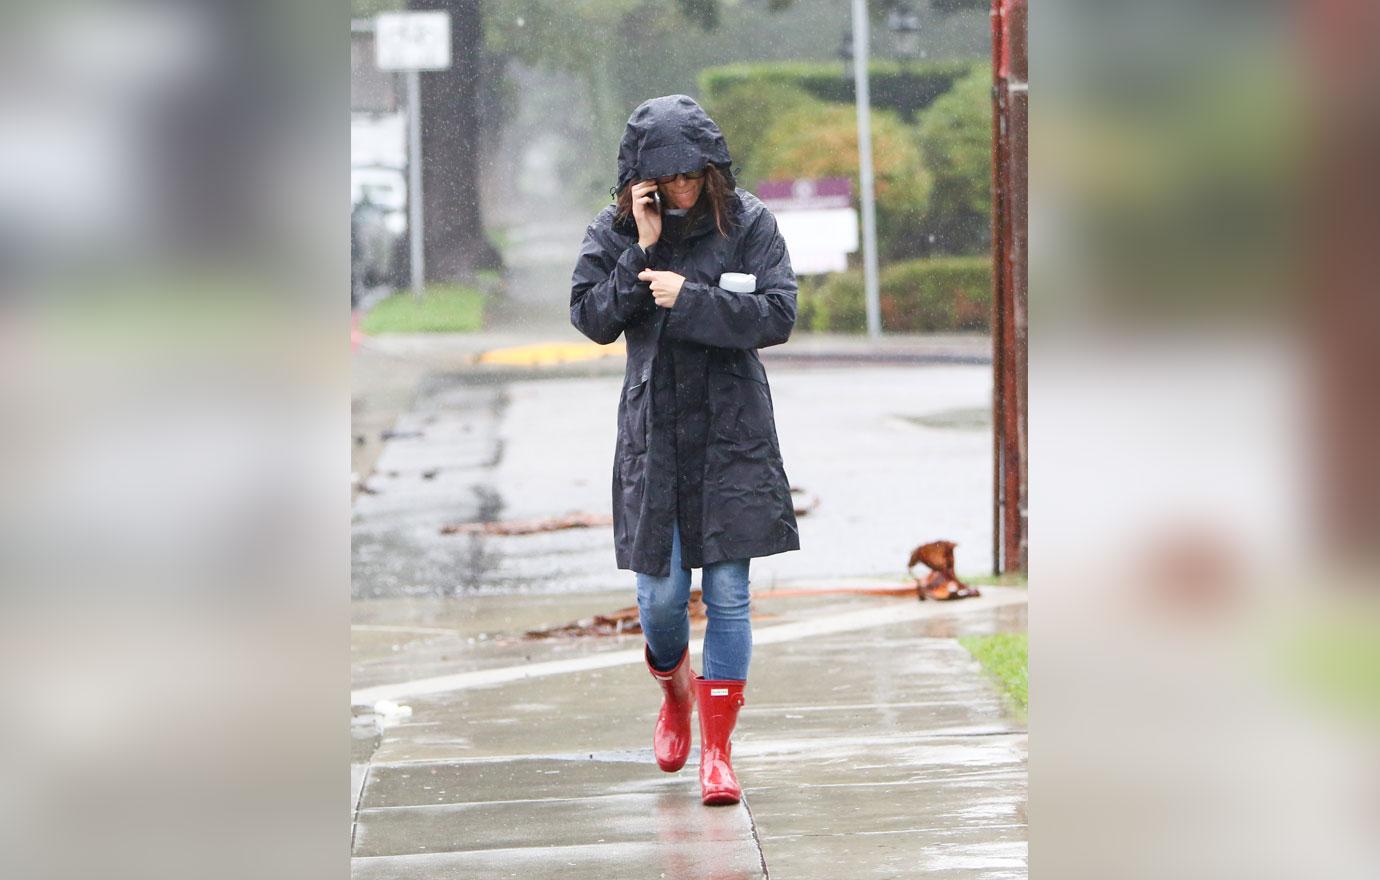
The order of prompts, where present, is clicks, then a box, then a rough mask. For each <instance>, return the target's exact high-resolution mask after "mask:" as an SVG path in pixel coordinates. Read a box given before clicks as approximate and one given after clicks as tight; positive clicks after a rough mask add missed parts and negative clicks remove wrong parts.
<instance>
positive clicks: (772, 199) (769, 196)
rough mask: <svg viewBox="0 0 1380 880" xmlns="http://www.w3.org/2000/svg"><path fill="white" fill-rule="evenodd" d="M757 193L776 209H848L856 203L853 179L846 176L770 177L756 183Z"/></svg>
mask: <svg viewBox="0 0 1380 880" xmlns="http://www.w3.org/2000/svg"><path fill="white" fill-rule="evenodd" d="M755 195H756V196H757V198H759V199H761V200H762V203H763V204H765V205H766V206H767V207H768V208H770V209H771V210H773V211H810V210H817V209H820V208H849V207H852V205H853V181H852V180H851V179H849V178H847V177H821V178H818V179H816V180H810V179H808V178H797V179H796V180H768V181H765V182H764V183H760V184H758V185H757V190H756V192H755Z"/></svg>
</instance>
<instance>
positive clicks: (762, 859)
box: [742, 794, 771, 880]
mask: <svg viewBox="0 0 1380 880" xmlns="http://www.w3.org/2000/svg"><path fill="white" fill-rule="evenodd" d="M742 801H743V809H744V810H745V811H746V812H747V816H748V827H749V828H751V829H752V844H753V846H755V847H757V862H758V864H760V865H761V866H762V880H771V871H769V870H767V854H766V853H764V852H762V838H761V836H760V835H758V833H757V817H756V816H754V815H752V805H751V804H749V803H748V799H747V795H746V794H744V795H743V796H742Z"/></svg>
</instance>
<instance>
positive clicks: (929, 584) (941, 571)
mask: <svg viewBox="0 0 1380 880" xmlns="http://www.w3.org/2000/svg"><path fill="white" fill-rule="evenodd" d="M957 546H958V545H957V544H955V543H954V542H953V541H931V542H929V543H928V544H921V545H920V546H919V547H916V548H915V549H914V550H912V551H911V553H910V562H908V563H907V564H906V571H909V572H910V575H911V577H913V578H915V593H916V598H918V599H919V600H920V601H922V602H923V601H925V600H926V599H934V600H935V601H938V602H947V601H949V600H952V599H967V598H968V597H970V596H980V595H982V594H981V593H979V592H978V590H977V588H976V587H970V586H968V585H967V584H965V583H963V581H961V580H959V579H958V575H956V574H954V548H955V547H957ZM917 562H923V563H924V564H925V566H926V567H928V568H929V569H930V573H929V574H927V575H925V576H924V577H923V578H920V577H917V576H916V574H915V571H914V568H915V563H917Z"/></svg>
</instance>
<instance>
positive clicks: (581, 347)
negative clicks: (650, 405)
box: [476, 340, 627, 367]
mask: <svg viewBox="0 0 1380 880" xmlns="http://www.w3.org/2000/svg"><path fill="white" fill-rule="evenodd" d="M626 353H627V347H626V346H625V345H624V343H623V341H622V340H619V341H617V342H612V343H610V344H608V345H599V344H598V343H595V342H536V343H532V344H531V345H510V346H508V347H507V348H495V349H491V350H489V351H486V352H484V353H483V354H481V355H479V357H478V358H476V360H478V361H479V363H481V364H506V365H508V366H518V367H530V366H548V365H551V364H566V363H571V362H572V361H595V360H599V359H600V358H606V357H614V356H616V355H623V354H626Z"/></svg>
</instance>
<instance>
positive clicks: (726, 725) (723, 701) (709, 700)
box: [695, 676, 747, 806]
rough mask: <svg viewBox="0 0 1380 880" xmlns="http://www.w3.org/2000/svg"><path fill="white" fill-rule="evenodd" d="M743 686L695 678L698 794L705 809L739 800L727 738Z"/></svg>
mask: <svg viewBox="0 0 1380 880" xmlns="http://www.w3.org/2000/svg"><path fill="white" fill-rule="evenodd" d="M746 684H747V682H745V681H709V680H706V679H703V678H700V677H699V676H695V698H696V699H697V700H698V701H699V704H700V795H701V799H702V800H703V801H704V803H705V806H715V805H718V804H736V803H738V801H740V800H741V799H742V797H743V789H742V787H741V786H739V785H738V777H737V776H735V775H734V774H733V765H732V764H730V763H729V752H730V751H731V749H732V743H730V742H729V738H730V737H732V736H733V727H734V725H736V724H737V723H738V710H739V709H740V708H741V707H742V705H743V686H744V685H746Z"/></svg>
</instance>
